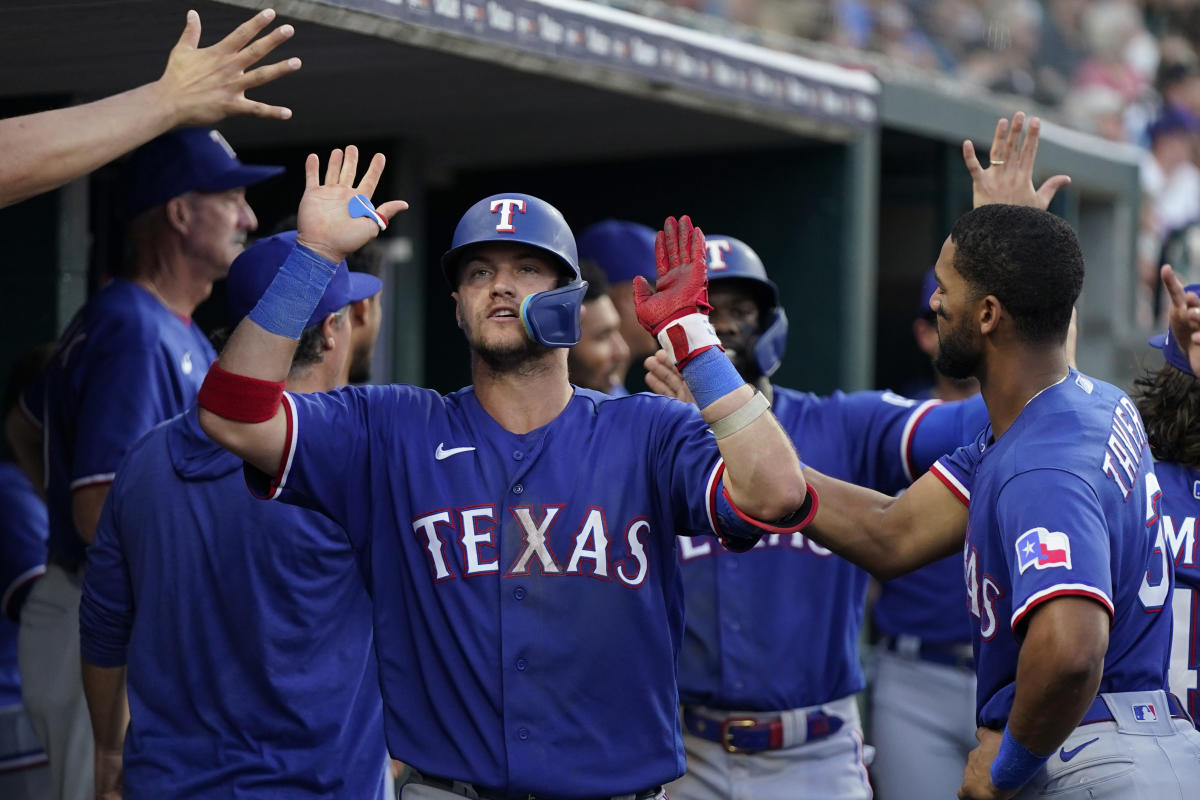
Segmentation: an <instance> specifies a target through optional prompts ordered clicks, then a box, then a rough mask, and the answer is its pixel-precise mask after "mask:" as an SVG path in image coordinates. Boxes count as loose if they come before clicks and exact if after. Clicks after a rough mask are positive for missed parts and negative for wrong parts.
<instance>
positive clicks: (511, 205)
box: [489, 197, 525, 233]
mask: <svg viewBox="0 0 1200 800" xmlns="http://www.w3.org/2000/svg"><path fill="white" fill-rule="evenodd" d="M497 209H499V210H500V224H498V225H497V226H496V233H516V232H517V229H516V228H515V227H514V226H513V223H512V218H513V210H514V209H515V210H517V211H520V212H521V213H522V214H524V213H525V201H524V200H517V199H514V198H509V197H505V198H502V199H500V200H493V201H492V203H491V206H489V210H490V211H491V212H492V213H493V214H495V213H496V210H497Z"/></svg>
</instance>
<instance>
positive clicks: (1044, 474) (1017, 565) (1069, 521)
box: [995, 469, 1113, 632]
mask: <svg viewBox="0 0 1200 800" xmlns="http://www.w3.org/2000/svg"><path fill="white" fill-rule="evenodd" d="M995 513H996V522H997V527H998V530H999V531H1000V537H1001V540H1002V542H1003V545H1002V546H1003V548H1004V553H1005V559H1006V561H1007V563H1008V573H1009V579H1010V581H1011V584H1010V585H1011V586H1012V593H1013V595H1012V609H1013V613H1012V620H1011V624H1012V629H1013V631H1014V632H1016V631H1018V629H1019V626H1020V625H1021V623H1022V621H1023V620H1024V619H1025V617H1026V616H1027V615H1028V614H1029V612H1031V611H1032V610H1033V609H1035V608H1037V606H1038V605H1040V604H1041V603H1044V602H1046V601H1047V600H1051V599H1053V598H1055V597H1062V596H1065V595H1077V596H1083V597H1090V598H1091V599H1093V600H1095V601H1096V602H1098V603H1100V604H1101V605H1103V606H1104V607H1105V608H1106V609H1108V613H1109V614H1110V615H1111V614H1112V613H1113V601H1112V572H1111V569H1110V566H1109V565H1110V551H1111V548H1110V543H1109V535H1108V525H1107V523H1106V522H1105V519H1104V512H1103V509H1102V508H1101V506H1100V501H1099V499H1098V498H1097V497H1096V495H1095V493H1094V492H1093V491H1092V488H1091V487H1090V486H1089V485H1088V484H1087V482H1086V481H1084V480H1083V479H1082V478H1080V477H1079V476H1077V475H1074V474H1072V473H1070V472H1066V471H1064V470H1058V469H1037V470H1030V471H1028V472H1023V473H1020V474H1018V475H1016V476H1015V477H1013V478H1012V479H1011V480H1009V481H1008V482H1007V483H1006V484H1005V485H1004V487H1003V488H1002V489H1001V490H1000V495H999V497H998V498H997V499H996V508H995Z"/></svg>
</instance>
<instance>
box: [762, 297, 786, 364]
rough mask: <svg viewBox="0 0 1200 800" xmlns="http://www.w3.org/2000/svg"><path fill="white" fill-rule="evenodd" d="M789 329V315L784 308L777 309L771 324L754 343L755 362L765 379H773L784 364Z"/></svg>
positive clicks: (772, 316)
mask: <svg viewBox="0 0 1200 800" xmlns="http://www.w3.org/2000/svg"><path fill="white" fill-rule="evenodd" d="M787 329H788V320H787V314H786V313H784V310H783V309H782V308H779V307H776V309H775V313H774V314H772V315H771V321H770V324H768V325H767V327H766V330H764V331H763V333H762V335H761V336H759V337H758V341H757V342H755V343H754V361H755V363H757V364H758V369H759V370H760V371H761V372H762V374H763V376H764V377H767V378H769V377H771V375H772V374H773V373H774V372H775V370H777V369H779V365H780V364H782V363H783V353H784V351H785V350H787Z"/></svg>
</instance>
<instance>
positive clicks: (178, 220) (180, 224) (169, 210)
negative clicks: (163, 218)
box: [163, 195, 192, 235]
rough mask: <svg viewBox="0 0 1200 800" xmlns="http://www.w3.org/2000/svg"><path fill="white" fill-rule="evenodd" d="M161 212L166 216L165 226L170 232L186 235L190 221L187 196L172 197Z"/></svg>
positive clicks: (190, 212)
mask: <svg viewBox="0 0 1200 800" xmlns="http://www.w3.org/2000/svg"><path fill="white" fill-rule="evenodd" d="M163 212H164V213H165V214H166V215H167V225H169V226H171V230H173V231H175V232H176V233H179V234H180V235H187V232H188V227H189V226H190V225H191V221H192V206H191V204H190V203H189V202H188V197H187V195H180V196H179V197H172V198H171V199H170V200H168V201H167V202H166V204H165V205H164V206H163Z"/></svg>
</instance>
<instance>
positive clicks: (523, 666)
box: [517, 658, 529, 672]
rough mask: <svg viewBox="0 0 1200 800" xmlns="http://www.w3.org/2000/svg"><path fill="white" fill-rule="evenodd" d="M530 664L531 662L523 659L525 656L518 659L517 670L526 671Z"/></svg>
mask: <svg viewBox="0 0 1200 800" xmlns="http://www.w3.org/2000/svg"><path fill="white" fill-rule="evenodd" d="M528 666H529V662H528V661H526V660H525V659H523V658H518V659H517V672H524V671H525V669H526V668H527V667H528Z"/></svg>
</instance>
